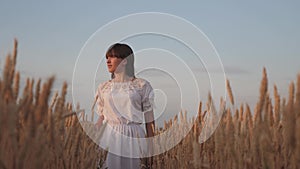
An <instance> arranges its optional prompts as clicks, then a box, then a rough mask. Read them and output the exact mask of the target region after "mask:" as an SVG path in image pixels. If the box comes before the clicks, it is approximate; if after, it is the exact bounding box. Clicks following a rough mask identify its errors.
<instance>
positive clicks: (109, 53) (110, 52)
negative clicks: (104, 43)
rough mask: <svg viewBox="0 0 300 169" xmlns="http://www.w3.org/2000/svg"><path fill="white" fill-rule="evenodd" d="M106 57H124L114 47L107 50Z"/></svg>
mask: <svg viewBox="0 0 300 169" xmlns="http://www.w3.org/2000/svg"><path fill="white" fill-rule="evenodd" d="M105 57H106V59H107V58H108V57H117V58H122V57H121V55H120V53H119V52H116V50H114V49H110V50H108V51H107V52H106V55H105Z"/></svg>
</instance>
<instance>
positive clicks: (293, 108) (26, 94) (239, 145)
mask: <svg viewBox="0 0 300 169" xmlns="http://www.w3.org/2000/svg"><path fill="white" fill-rule="evenodd" d="M16 61H17V41H15V47H14V50H13V52H12V54H8V56H7V57H6V61H5V65H4V68H3V74H2V75H1V77H0V130H1V134H0V149H1V151H0V169H21V168H31V169H35V168H37V169H40V168H67V169H69V168H97V166H101V165H102V163H103V160H104V159H105V156H106V152H105V151H103V150H101V149H99V148H98V146H97V145H96V144H95V143H94V142H93V141H92V140H91V139H90V138H89V137H88V136H87V135H86V133H85V132H84V131H83V129H82V127H81V125H80V123H79V121H78V118H77V115H76V114H75V113H74V112H78V111H79V110H80V107H79V106H78V107H75V108H74V107H72V104H71V103H68V102H66V100H65V97H66V94H67V83H64V84H63V86H62V88H61V91H60V93H51V92H52V90H51V89H52V85H53V82H54V80H55V78H54V77H50V78H49V79H45V81H44V80H41V79H30V78H27V81H26V86H25V88H24V89H20V76H21V75H20V72H18V71H17V70H16ZM272 90H273V93H274V96H270V94H269V91H270V89H269V85H268V79H267V72H266V69H263V72H262V80H261V86H260V89H259V91H258V92H260V97H259V98H258V101H257V105H256V107H255V108H253V109H252V108H250V107H249V106H248V105H247V104H243V105H235V104H234V103H235V101H234V96H233V91H232V89H231V87H230V84H229V81H227V93H228V96H229V102H228V103H225V102H224V101H221V104H220V107H219V111H218V112H217V111H214V110H215V109H216V108H214V105H213V103H212V101H211V99H208V103H205V104H206V107H205V108H204V106H202V105H203V103H202V102H200V104H199V112H198V117H197V119H195V120H194V122H192V121H193V120H189V119H186V114H184V113H182V115H181V116H180V117H179V118H178V117H175V118H174V119H170V120H169V121H167V122H165V125H164V128H160V129H154V130H155V133H156V134H158V133H160V132H162V131H164V130H166V129H167V128H169V127H171V126H174V125H175V127H176V126H177V127H178V128H179V129H180V128H181V127H180V126H182V125H186V123H188V124H191V125H193V128H192V130H191V131H190V132H189V134H188V135H187V136H186V137H185V138H184V140H182V141H181V142H180V143H179V144H178V145H177V146H175V147H174V148H172V149H171V150H169V151H167V152H165V153H163V154H160V155H157V156H154V157H153V161H154V162H153V166H152V167H153V168H170V169H173V168H186V169H193V168H249V169H252V168H280V169H281V168H295V169H296V168H300V132H299V131H300V74H299V75H298V76H297V79H296V81H295V82H291V83H290V86H289V97H288V98H283V97H281V96H280V95H279V93H278V91H277V87H276V86H274V87H273V88H272ZM52 95H53V97H52V98H50V96H52ZM208 98H211V97H210V95H208ZM221 100H222V99H221ZM236 107H238V108H236ZM251 110H254V111H253V112H251ZM214 113H222V118H221V121H220V123H219V125H218V127H217V129H216V131H215V132H214V134H213V135H212V136H211V137H210V138H209V139H208V140H207V141H206V142H204V143H199V136H200V133H201V131H203V129H204V128H205V127H207V125H205V124H207V121H206V120H205V119H206V117H207V116H208V115H211V116H214ZM83 117H85V115H84V114H82V115H81V118H83ZM81 120H85V121H86V123H88V124H91V123H89V122H88V121H87V119H81ZM91 125H92V124H91ZM208 127H209V126H208ZM297 131H298V132H297ZM177 132H182V131H181V130H177ZM175 134H178V133H174V135H175Z"/></svg>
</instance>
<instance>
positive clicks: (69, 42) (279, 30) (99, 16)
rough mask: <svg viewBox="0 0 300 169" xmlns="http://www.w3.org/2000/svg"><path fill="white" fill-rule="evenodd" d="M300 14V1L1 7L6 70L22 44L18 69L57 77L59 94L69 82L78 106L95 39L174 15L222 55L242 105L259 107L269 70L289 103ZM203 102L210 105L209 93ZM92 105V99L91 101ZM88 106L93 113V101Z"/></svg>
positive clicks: (297, 66) (299, 56)
mask: <svg viewBox="0 0 300 169" xmlns="http://www.w3.org/2000/svg"><path fill="white" fill-rule="evenodd" d="M299 8H300V3H299V1H256V0H255V1H243V2H241V1H226V2H225V1H224V2H219V1H218V2H217V1H209V2H208V1H207V2H204V1H203V2H202V1H178V2H176V1H147V2H142V1H126V2H125V1H114V2H113V1H93V2H84V1H78V2H77V1H51V2H41V1H19V2H16V1H2V0H1V1H0V56H1V58H0V59H1V60H0V63H1V65H3V64H4V58H5V56H6V54H7V53H8V52H9V51H10V50H11V49H12V46H13V38H15V37H16V38H17V39H18V41H19V48H18V49H19V55H18V68H19V70H21V72H22V76H23V77H27V76H31V77H43V78H46V77H49V76H50V75H52V74H55V75H56V78H57V79H56V83H55V88H59V89H60V88H61V84H62V82H63V81H64V80H66V81H67V82H68V83H69V86H70V87H69V90H70V92H69V95H68V98H69V100H70V101H72V100H71V82H72V75H73V69H74V65H75V62H76V58H77V56H78V55H79V52H80V49H81V48H82V47H83V45H84V44H85V42H86V41H87V39H88V38H89V37H90V36H91V35H92V34H93V33H94V32H95V31H97V30H98V29H99V28H100V27H102V26H104V25H105V24H107V23H109V22H110V21H112V20H115V19H117V18H119V17H122V16H125V15H129V14H133V13H140V12H162V13H169V14H172V15H176V16H179V17H181V18H184V19H186V20H188V21H189V22H191V23H192V24H194V25H195V26H197V27H198V28H199V29H200V30H202V32H203V33H204V34H205V35H206V36H207V37H208V38H209V39H210V41H211V42H212V43H213V45H214V46H215V48H216V49H217V52H218V53H219V56H220V58H221V60H222V63H223V65H224V68H225V72H226V76H227V77H228V79H229V80H230V81H231V85H232V88H233V91H234V95H235V98H236V100H237V102H238V103H241V102H248V103H250V104H252V105H253V104H254V103H255V101H256V100H257V98H258V92H259V82H260V79H261V72H262V68H263V67H264V66H265V67H266V68H267V72H268V76H269V84H270V86H269V87H270V88H273V84H274V83H276V84H277V85H278V86H279V92H280V93H281V94H282V95H286V93H287V89H288V84H289V83H290V81H291V80H294V79H296V78H295V77H296V75H297V73H300V48H299V44H300V43H299V40H300V32H299V30H300V17H299V16H300V11H299ZM149 22H151V21H149ZM137 25H138V23H137ZM137 25H132V26H137ZM146 40H147V37H144V39H143V38H140V39H139V38H136V39H135V42H136V43H137V42H139V41H140V42H141V44H142V43H143V42H145V41H146ZM153 40H155V37H152V42H153ZM128 41H130V40H128ZM132 44H135V43H134V42H132ZM137 44H139V43H137ZM144 45H145V44H144ZM146 45H147V43H146ZM174 46H175V45H174ZM144 47H147V46H144ZM151 47H153V46H151ZM156 47H157V46H156ZM104 48H106V47H104ZM133 48H134V49H136V48H138V47H136V46H133ZM174 48H175V47H174ZM104 52H105V51H103V53H104ZM103 53H99V55H103ZM136 66H137V67H138V65H136ZM198 80H199V79H198ZM202 95H203V96H202V98H204V97H206V95H207V93H203V94H202ZM84 97H87V96H85V95H84V94H83V98H84ZM168 100H170V99H168ZM81 104H82V105H87V106H86V107H84V108H85V109H89V108H87V107H88V105H91V103H90V98H88V99H86V102H85V103H81Z"/></svg>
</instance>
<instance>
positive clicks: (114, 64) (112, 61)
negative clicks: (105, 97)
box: [106, 55, 126, 73]
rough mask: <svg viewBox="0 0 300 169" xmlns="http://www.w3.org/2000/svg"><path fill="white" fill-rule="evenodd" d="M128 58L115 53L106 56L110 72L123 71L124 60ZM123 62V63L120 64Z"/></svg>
mask: <svg viewBox="0 0 300 169" xmlns="http://www.w3.org/2000/svg"><path fill="white" fill-rule="evenodd" d="M125 60H126V59H122V58H118V57H116V56H114V55H110V56H108V57H107V58H106V64H107V69H108V71H109V72H110V73H114V72H118V71H122V70H123V69H124V68H125V67H124V64H123V63H124V61H125ZM120 63H122V64H120Z"/></svg>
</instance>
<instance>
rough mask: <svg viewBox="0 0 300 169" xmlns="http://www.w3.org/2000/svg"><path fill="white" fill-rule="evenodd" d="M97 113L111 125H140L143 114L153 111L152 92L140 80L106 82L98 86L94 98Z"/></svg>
mask: <svg viewBox="0 0 300 169" xmlns="http://www.w3.org/2000/svg"><path fill="white" fill-rule="evenodd" d="M97 96H98V99H97V113H98V115H101V114H103V115H104V117H105V119H106V120H107V121H108V122H112V123H126V124H129V123H142V122H143V120H144V113H145V112H148V111H153V107H154V92H153V88H152V86H151V85H150V83H149V82H148V81H147V80H145V79H142V78H135V79H133V80H131V81H127V82H113V81H111V80H110V81H107V82H104V83H101V84H99V86H98V88H97V91H96V94H95V97H97Z"/></svg>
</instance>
